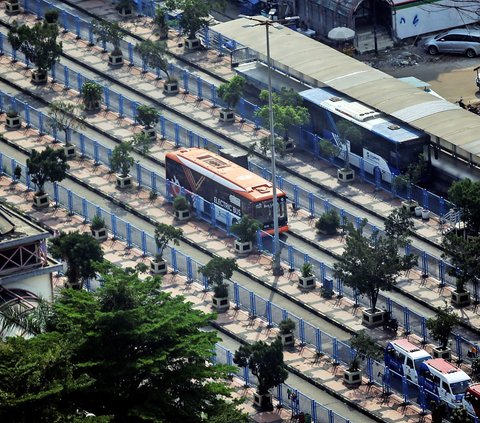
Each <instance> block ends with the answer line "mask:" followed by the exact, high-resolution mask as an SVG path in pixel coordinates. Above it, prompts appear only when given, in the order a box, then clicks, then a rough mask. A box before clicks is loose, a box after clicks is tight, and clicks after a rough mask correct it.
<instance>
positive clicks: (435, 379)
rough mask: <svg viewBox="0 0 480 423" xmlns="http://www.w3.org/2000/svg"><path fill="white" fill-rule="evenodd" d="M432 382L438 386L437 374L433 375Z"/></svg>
mask: <svg viewBox="0 0 480 423" xmlns="http://www.w3.org/2000/svg"><path fill="white" fill-rule="evenodd" d="M433 383H435V385H437V386H440V378H439V377H438V376H433Z"/></svg>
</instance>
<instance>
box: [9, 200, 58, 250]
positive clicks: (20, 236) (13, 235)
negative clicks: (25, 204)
mask: <svg viewBox="0 0 480 423" xmlns="http://www.w3.org/2000/svg"><path fill="white" fill-rule="evenodd" d="M0 228H1V230H0V248H2V249H3V248H9V247H10V246H12V245H15V244H17V243H18V242H19V241H22V240H24V239H25V238H28V239H29V241H34V240H41V239H45V238H48V237H49V236H50V234H49V233H48V231H46V230H44V229H42V228H40V227H39V226H37V225H35V224H34V223H32V222H31V221H29V220H28V219H26V218H25V217H23V216H21V215H20V214H18V213H16V212H14V211H13V210H11V209H9V208H6V207H4V206H0Z"/></svg>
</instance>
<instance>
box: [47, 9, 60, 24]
mask: <svg viewBox="0 0 480 423" xmlns="http://www.w3.org/2000/svg"><path fill="white" fill-rule="evenodd" d="M58 16H59V12H58V10H57V9H49V10H47V11H46V12H45V20H46V21H47V23H49V24H56V23H57V22H58Z"/></svg>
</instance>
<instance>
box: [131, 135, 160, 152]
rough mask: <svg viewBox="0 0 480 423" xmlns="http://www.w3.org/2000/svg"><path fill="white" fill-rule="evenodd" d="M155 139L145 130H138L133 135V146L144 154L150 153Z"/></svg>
mask: <svg viewBox="0 0 480 423" xmlns="http://www.w3.org/2000/svg"><path fill="white" fill-rule="evenodd" d="M153 144H155V140H154V139H152V138H150V137H149V136H148V135H147V134H146V133H145V132H143V131H142V132H137V133H136V134H134V135H133V137H132V146H133V147H134V148H135V149H136V150H138V151H140V152H141V153H142V154H148V153H149V152H150V149H151V148H152V146H153Z"/></svg>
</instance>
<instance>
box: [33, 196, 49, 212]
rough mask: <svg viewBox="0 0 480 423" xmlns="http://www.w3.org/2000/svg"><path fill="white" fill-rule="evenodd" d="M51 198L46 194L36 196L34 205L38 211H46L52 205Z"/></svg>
mask: <svg viewBox="0 0 480 423" xmlns="http://www.w3.org/2000/svg"><path fill="white" fill-rule="evenodd" d="M49 199H50V196H49V195H48V194H47V193H45V194H35V195H34V196H33V205H34V207H36V208H37V209H44V208H46V207H48V206H49V205H50V201H49Z"/></svg>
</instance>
